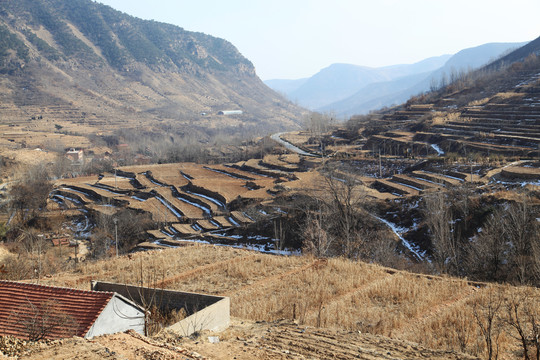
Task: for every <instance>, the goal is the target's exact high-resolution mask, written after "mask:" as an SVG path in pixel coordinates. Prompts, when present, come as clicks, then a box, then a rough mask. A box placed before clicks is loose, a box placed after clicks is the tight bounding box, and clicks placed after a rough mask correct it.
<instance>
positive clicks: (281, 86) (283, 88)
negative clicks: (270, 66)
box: [264, 78, 309, 96]
mask: <svg viewBox="0 0 540 360" xmlns="http://www.w3.org/2000/svg"><path fill="white" fill-rule="evenodd" d="M308 80H309V78H303V79H297V80H286V79H284V80H281V79H274V80H265V81H264V83H265V84H266V85H267V86H268V87H270V88H271V89H273V90H275V91H277V92H278V93H280V94H283V95H285V96H288V94H290V93H292V92H294V91H296V90H297V89H298V88H299V87H300V86H302V85H304V84H305V83H306V81H308Z"/></svg>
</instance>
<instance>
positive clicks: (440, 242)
mask: <svg viewBox="0 0 540 360" xmlns="http://www.w3.org/2000/svg"><path fill="white" fill-rule="evenodd" d="M424 219H425V222H426V225H427V227H428V229H429V231H430V233H431V243H432V246H433V257H434V260H435V263H436V264H437V266H438V268H439V270H440V271H442V272H447V273H454V274H455V273H458V271H459V268H460V249H459V244H458V239H456V236H455V235H456V234H455V232H454V228H453V227H454V224H455V221H454V219H453V216H452V212H451V208H450V206H449V204H448V199H447V196H446V194H445V193H443V192H437V193H434V194H430V195H428V196H426V197H424Z"/></svg>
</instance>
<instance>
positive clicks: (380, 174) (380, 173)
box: [379, 148, 382, 179]
mask: <svg viewBox="0 0 540 360" xmlns="http://www.w3.org/2000/svg"><path fill="white" fill-rule="evenodd" d="M379 177H380V178H381V179H382V160H381V149H380V148H379Z"/></svg>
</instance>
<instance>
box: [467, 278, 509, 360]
mask: <svg viewBox="0 0 540 360" xmlns="http://www.w3.org/2000/svg"><path fill="white" fill-rule="evenodd" d="M502 305H503V292H502V290H501V289H500V288H499V287H494V286H490V287H488V288H486V289H485V290H484V294H482V295H481V296H480V298H479V299H477V301H476V302H474V303H473V315H474V319H475V320H476V324H477V325H478V328H479V329H480V333H481V335H482V338H483V339H484V342H485V345H486V352H487V359H488V360H492V359H498V357H499V335H500V334H501V330H502V326H501V325H502V321H501V309H502Z"/></svg>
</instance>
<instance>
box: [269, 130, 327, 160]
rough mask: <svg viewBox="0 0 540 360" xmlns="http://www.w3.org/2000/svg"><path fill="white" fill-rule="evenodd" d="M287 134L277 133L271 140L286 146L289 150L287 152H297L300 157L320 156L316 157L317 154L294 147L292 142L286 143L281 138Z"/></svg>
mask: <svg viewBox="0 0 540 360" xmlns="http://www.w3.org/2000/svg"><path fill="white" fill-rule="evenodd" d="M283 134H285V133H284V132H280V133H276V134H273V135H271V136H270V138H271V139H272V140H274V141H276V142H277V143H279V144H281V145H283V146H285V147H286V148H287V150H290V151H292V152H295V153H297V154H298V155H304V156H315V157H316V156H318V155H315V154H312V153H308V152H306V151H304V150H302V149H300V148H299V147H296V146H294V145H293V144H291V143H290V142H288V141H285V140H283V139H282V138H281V135H283Z"/></svg>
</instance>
